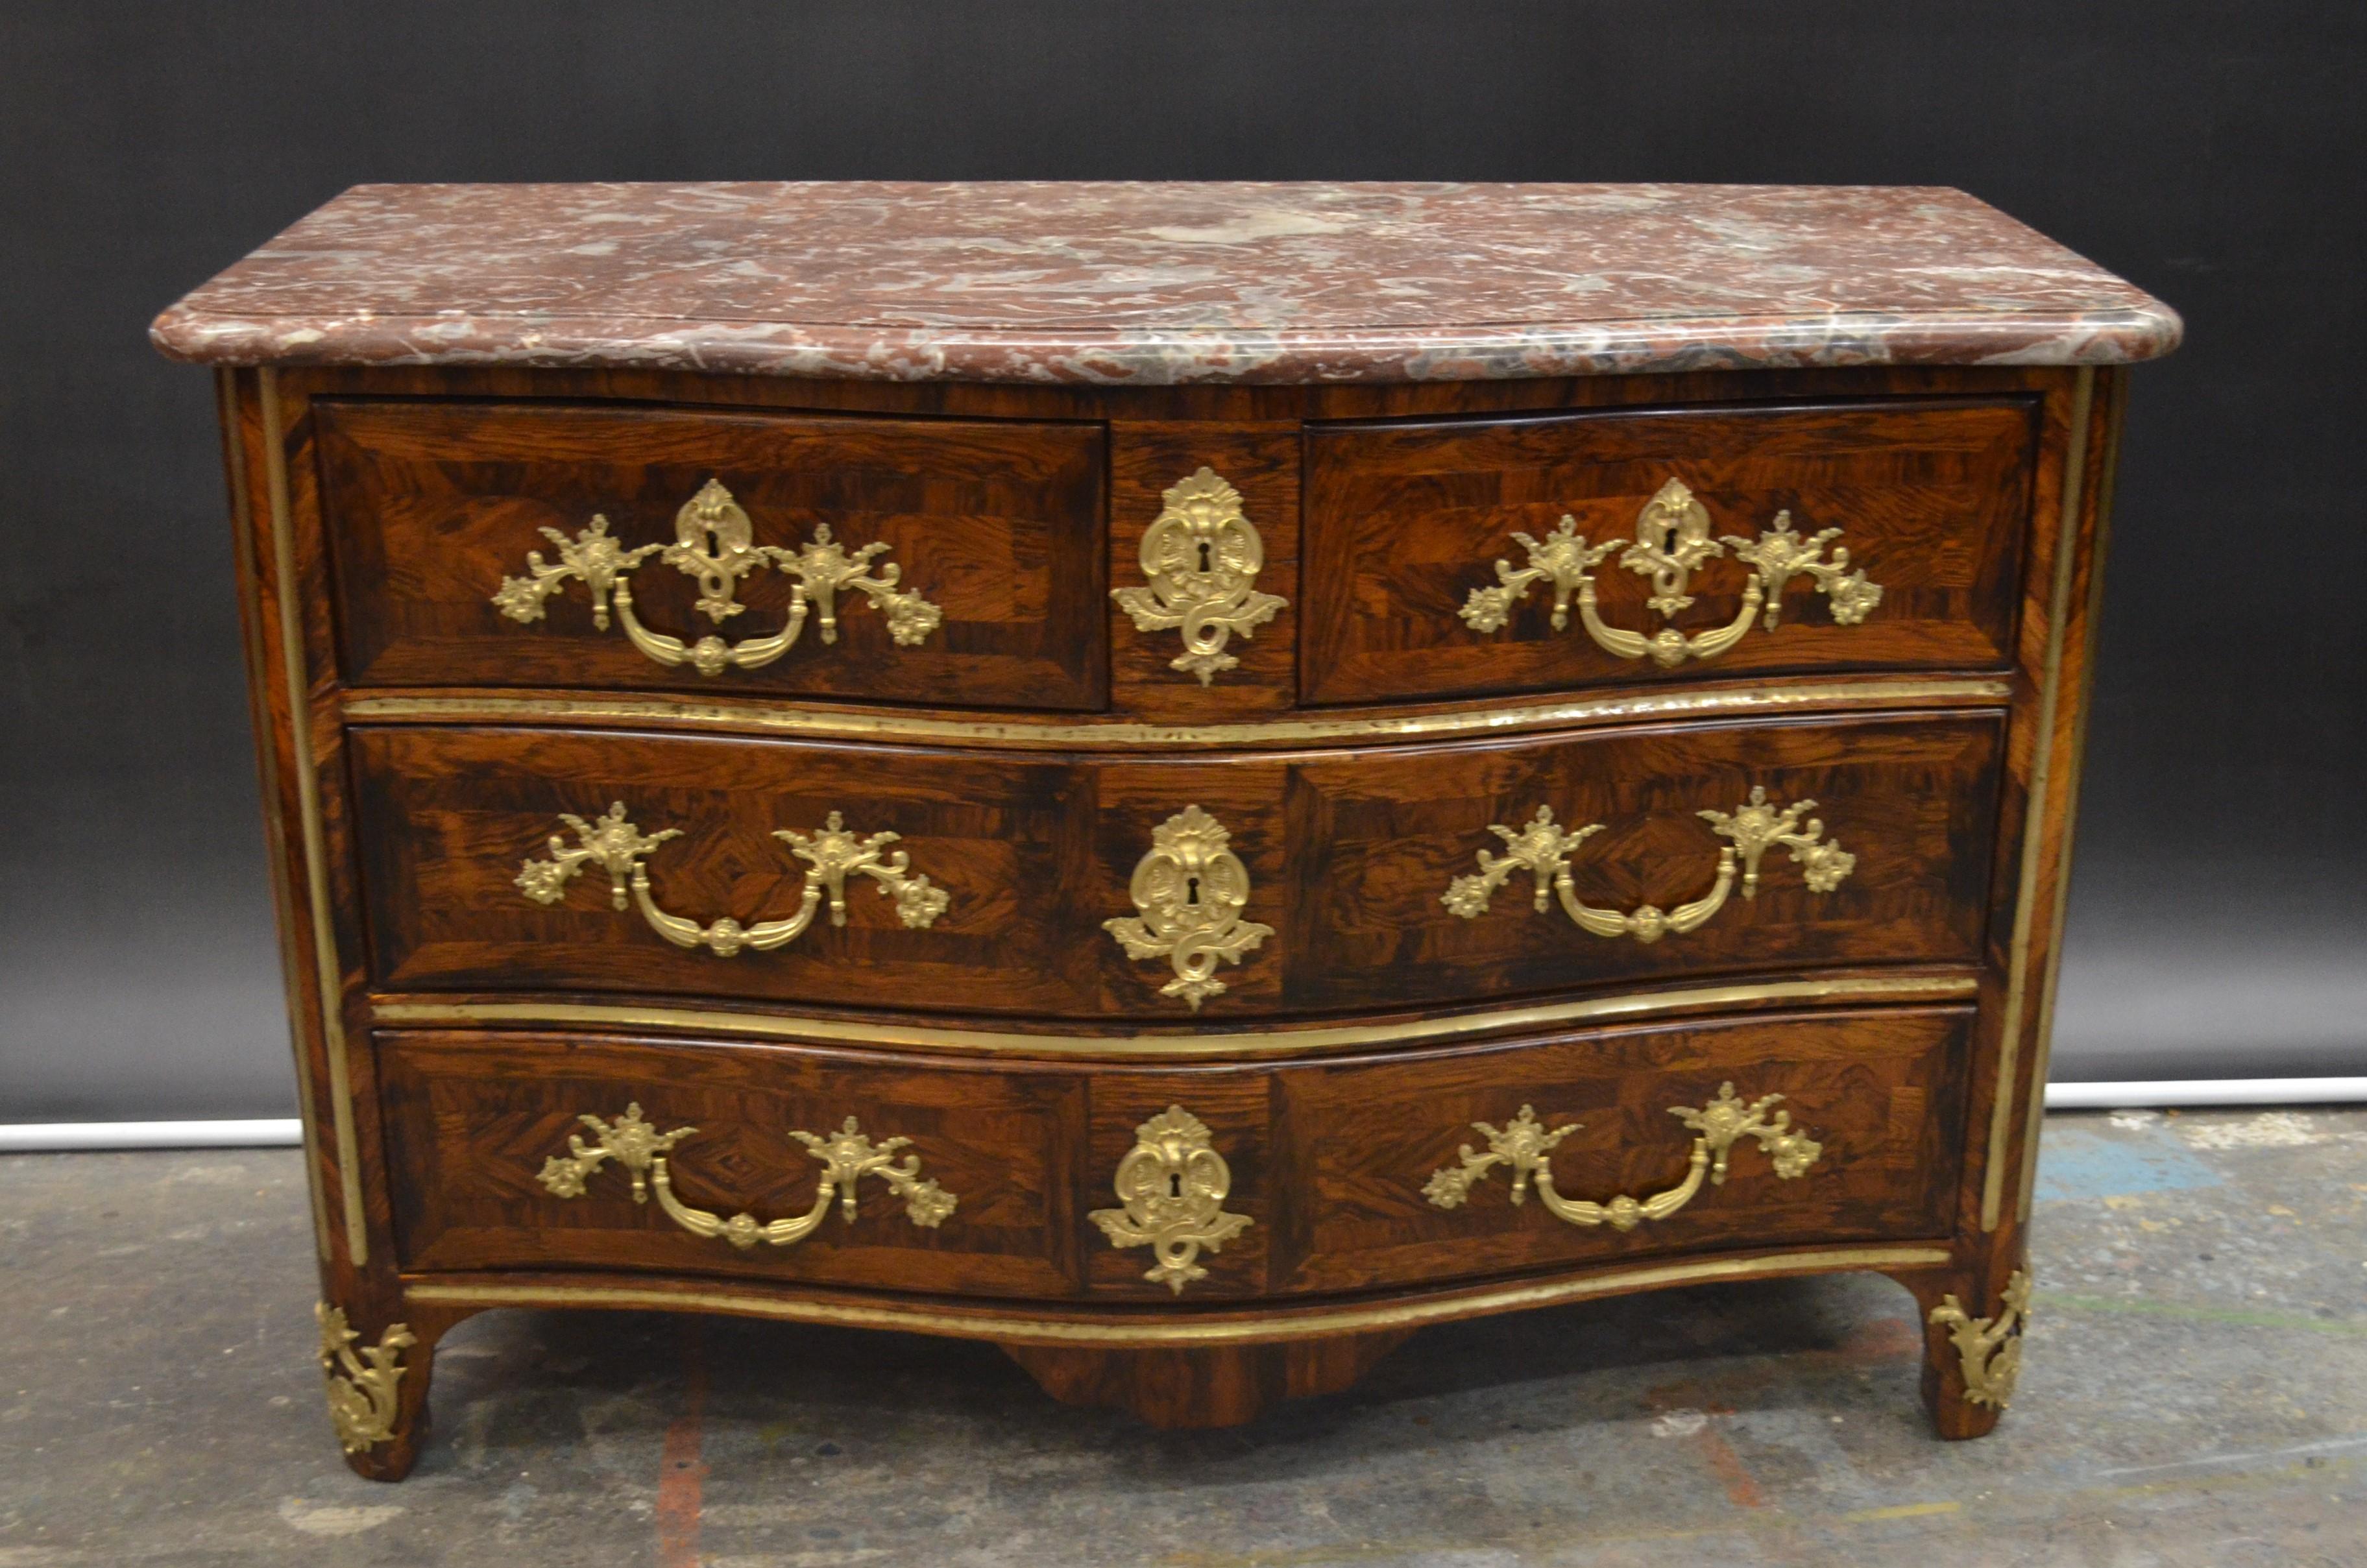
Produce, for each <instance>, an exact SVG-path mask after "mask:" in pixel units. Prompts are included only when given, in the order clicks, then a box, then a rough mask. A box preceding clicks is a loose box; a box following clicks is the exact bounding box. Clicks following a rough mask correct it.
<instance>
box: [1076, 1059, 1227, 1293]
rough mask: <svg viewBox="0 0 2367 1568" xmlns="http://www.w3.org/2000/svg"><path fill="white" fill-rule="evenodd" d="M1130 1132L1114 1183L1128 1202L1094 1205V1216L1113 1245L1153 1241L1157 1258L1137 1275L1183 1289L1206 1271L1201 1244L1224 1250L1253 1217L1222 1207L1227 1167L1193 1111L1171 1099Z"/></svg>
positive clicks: (1120, 1198)
mask: <svg viewBox="0 0 2367 1568" xmlns="http://www.w3.org/2000/svg"><path fill="white" fill-rule="evenodd" d="M1134 1139H1135V1143H1134V1147H1132V1148H1130V1149H1128V1150H1127V1152H1126V1157H1125V1158H1123V1159H1121V1160H1119V1161H1118V1162H1117V1177H1116V1181H1115V1183H1114V1185H1115V1186H1116V1189H1117V1196H1118V1201H1120V1202H1121V1203H1123V1204H1125V1205H1126V1207H1124V1208H1122V1209H1095V1210H1094V1211H1093V1214H1092V1216H1091V1218H1092V1219H1093V1224H1097V1225H1099V1226H1101V1228H1102V1234H1103V1235H1106V1236H1108V1237H1109V1239H1110V1245H1111V1246H1112V1247H1149V1248H1150V1254H1151V1257H1152V1258H1153V1259H1154V1261H1153V1262H1152V1264H1151V1266H1150V1270H1149V1272H1147V1273H1145V1274H1144V1275H1143V1276H1142V1277H1143V1278H1144V1279H1146V1280H1150V1282H1151V1283H1152V1284H1154V1285H1164V1286H1166V1287H1167V1288H1168V1289H1169V1290H1171V1291H1172V1292H1175V1293H1176V1294H1177V1295H1179V1296H1180V1295H1182V1294H1183V1287H1184V1286H1185V1285H1187V1284H1189V1283H1191V1282H1192V1281H1193V1280H1201V1279H1206V1277H1207V1273H1208V1271H1207V1270H1206V1269H1203V1268H1201V1267H1200V1266H1199V1262H1198V1259H1199V1257H1200V1249H1201V1248H1202V1247H1206V1248H1207V1249H1208V1250H1209V1251H1210V1252H1221V1251H1222V1250H1224V1246H1225V1243H1227V1242H1229V1241H1230V1240H1232V1239H1233V1237H1235V1236H1237V1235H1240V1234H1241V1232H1243V1231H1245V1230H1247V1229H1249V1228H1250V1224H1251V1221H1250V1217H1249V1216H1248V1215H1247V1214H1229V1213H1225V1196H1226V1194H1227V1193H1229V1192H1230V1191H1231V1190H1233V1172H1232V1168H1230V1167H1229V1166H1228V1165H1226V1164H1225V1156H1222V1155H1220V1154H1218V1153H1217V1150H1216V1147H1215V1145H1214V1144H1213V1143H1212V1142H1211V1141H1210V1139H1209V1135H1208V1129H1207V1126H1206V1123H1204V1122H1202V1121H1201V1120H1200V1119H1199V1118H1198V1117H1196V1116H1195V1115H1193V1114H1192V1113H1191V1112H1190V1111H1186V1110H1184V1109H1183V1107H1182V1106H1180V1105H1171V1106H1169V1107H1168V1108H1167V1109H1166V1111H1163V1112H1162V1113H1161V1114H1160V1115H1157V1116H1154V1117H1152V1118H1151V1119H1150V1121H1148V1122H1144V1123H1143V1124H1142V1125H1141V1126H1139V1127H1137V1128H1136V1129H1135V1130H1134Z"/></svg>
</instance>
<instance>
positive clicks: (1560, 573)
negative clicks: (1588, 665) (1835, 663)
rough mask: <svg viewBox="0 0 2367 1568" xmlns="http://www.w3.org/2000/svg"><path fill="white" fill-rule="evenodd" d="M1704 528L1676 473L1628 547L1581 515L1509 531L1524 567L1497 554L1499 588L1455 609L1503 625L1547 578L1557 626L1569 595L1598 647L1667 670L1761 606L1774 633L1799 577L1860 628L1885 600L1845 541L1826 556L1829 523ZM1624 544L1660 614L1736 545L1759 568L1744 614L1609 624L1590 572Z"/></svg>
mask: <svg viewBox="0 0 2367 1568" xmlns="http://www.w3.org/2000/svg"><path fill="white" fill-rule="evenodd" d="M1709 529H1710V522H1709V509H1708V508H1706V507H1704V505H1702V503H1701V502H1699V501H1697V500H1695V499H1694V498H1693V491H1690V490H1688V489H1686V488H1685V486H1684V484H1683V483H1682V481H1680V480H1677V479H1670V481H1669V482H1668V483H1666V484H1664V485H1662V486H1661V487H1660V489H1659V493H1658V494H1656V495H1654V496H1653V497H1652V499H1651V500H1649V501H1648V502H1645V503H1644V509H1643V510H1642V511H1641V512H1639V513H1637V514H1636V537H1635V539H1634V541H1633V542H1632V543H1630V542H1628V541H1625V540H1621V539H1615V538H1614V539H1609V540H1606V541H1604V542H1603V543H1602V544H1600V545H1595V544H1590V543H1588V542H1587V541H1586V540H1585V539H1582V538H1580V536H1579V534H1578V519H1577V518H1575V517H1571V516H1567V515H1565V516H1564V517H1563V518H1562V520H1561V526H1560V527H1558V528H1557V529H1555V530H1554V531H1553V532H1552V533H1550V534H1548V535H1546V536H1545V537H1544V538H1543V539H1535V538H1532V537H1530V536H1528V535H1526V534H1514V535H1513V536H1512V537H1513V539H1514V540H1516V541H1517V542H1518V543H1519V544H1520V545H1521V546H1522V547H1524V548H1525V549H1526V550H1527V551H1528V552H1529V564H1528V565H1527V566H1525V567H1523V568H1522V569H1521V570H1518V571H1514V570H1512V562H1510V561H1508V560H1499V561H1498V562H1497V563H1496V586H1495V587H1493V588H1475V589H1473V590H1472V591H1471V596H1470V598H1468V599H1467V600H1466V601H1465V602H1464V605H1463V609H1462V611H1461V615H1462V616H1463V619H1464V622H1465V624H1466V625H1467V626H1470V627H1471V629H1472V630H1473V631H1477V632H1493V631H1501V630H1502V629H1503V627H1504V625H1505V623H1506V622H1507V621H1509V620H1510V619H1511V618H1512V606H1513V605H1515V604H1519V603H1520V602H1521V600H1522V599H1523V597H1524V596H1526V594H1527V593H1528V592H1529V589H1530V588H1531V587H1532V586H1534V585H1535V584H1536V583H1538V582H1540V581H1546V580H1548V579H1550V580H1551V581H1552V582H1553V586H1554V607H1553V625H1554V630H1556V631H1561V630H1564V629H1566V628H1567V627H1568V626H1569V601H1570V595H1571V593H1572V592H1576V594H1577V596H1578V618H1579V621H1580V624H1581V625H1583V626H1585V627H1586V635H1587V636H1588V637H1592V638H1593V639H1594V643H1595V646H1596V647H1598V648H1600V649H1603V651H1604V652H1605V653H1609V654H1613V655H1615V656H1616V657H1618V658H1621V659H1641V658H1643V657H1644V656H1645V655H1646V654H1649V655H1651V657H1652V661H1653V662H1654V663H1656V664H1658V665H1659V666H1660V667H1661V668H1662V669H1664V670H1673V669H1675V668H1676V667H1677V666H1678V665H1680V664H1682V663H1683V662H1684V661H1685V660H1688V659H1715V658H1716V657H1717V656H1718V655H1719V654H1721V653H1724V652H1725V651H1726V650H1727V649H1729V648H1732V647H1733V646H1734V645H1735V644H1736V643H1738V642H1740V641H1741V640H1742V637H1743V634H1744V633H1746V632H1748V631H1749V630H1750V618H1751V616H1753V615H1759V614H1760V612H1761V606H1762V605H1764V607H1765V612H1766V613H1765V615H1764V617H1763V619H1764V623H1765V626H1766V629H1767V630H1769V631H1771V632H1772V631H1773V630H1774V629H1775V627H1776V626H1777V624H1778V623H1780V622H1781V621H1782V619H1783V616H1784V586H1785V585H1786V584H1787V583H1789V582H1790V581H1791V580H1792V579H1793V578H1794V577H1795V576H1797V575H1799V574H1801V573H1806V575H1807V576H1808V577H1810V578H1812V579H1813V580H1814V581H1815V582H1816V587H1817V592H1819V593H1822V594H1823V595H1824V596H1825V599H1826V602H1827V603H1828V604H1830V605H1831V607H1832V614H1833V619H1834V620H1835V621H1836V622H1838V623H1839V624H1840V625H1841V626H1856V625H1857V624H1858V623H1860V622H1861V621H1863V620H1864V619H1865V617H1866V615H1867V613H1868V612H1869V611H1871V610H1872V609H1873V608H1874V606H1875V605H1876V604H1881V603H1882V585H1881V584H1879V583H1876V582H1872V581H1867V579H1866V575H1865V573H1864V572H1863V570H1859V571H1852V570H1849V565H1850V553H1849V550H1848V549H1847V547H1842V546H1834V548H1833V554H1832V558H1831V559H1830V560H1827V559H1826V558H1825V547H1826V546H1827V545H1829V544H1831V543H1832V542H1833V541H1834V540H1835V539H1838V538H1840V536H1841V531H1840V529H1839V528H1827V529H1824V530H1822V531H1821V532H1819V533H1817V534H1813V535H1810V536H1808V537H1807V538H1806V539H1803V538H1802V537H1801V536H1800V534H1799V531H1798V530H1797V529H1795V528H1794V527H1793V526H1792V514H1791V513H1790V512H1788V511H1786V512H1779V513H1776V514H1775V521H1774V522H1773V523H1772V525H1769V526H1768V527H1766V528H1763V529H1761V531H1760V535H1759V537H1758V538H1756V539H1745V538H1741V537H1738V536H1735V535H1732V534H1727V535H1725V536H1722V537H1721V538H1717V539H1713V538H1711V537H1710V534H1709ZM1622 544H1626V546H1627V547H1626V549H1625V552H1624V553H1623V554H1622V555H1621V556H1620V558H1619V564H1620V565H1621V566H1624V567H1625V568H1626V569H1627V570H1629V571H1632V572H1635V573H1637V574H1638V575H1639V576H1644V577H1648V578H1650V579H1651V580H1652V597H1651V598H1650V599H1648V600H1647V601H1646V603H1648V604H1650V605H1651V607H1652V608H1653V609H1654V610H1657V611H1658V612H1659V614H1660V615H1661V616H1662V618H1663V619H1665V618H1666V617H1668V616H1670V615H1675V614H1676V613H1677V612H1678V611H1680V610H1682V609H1683V608H1685V606H1687V605H1689V604H1692V603H1693V595H1692V594H1690V593H1688V592H1686V589H1687V588H1689V587H1690V586H1691V585H1692V578H1693V571H1694V570H1695V569H1696V568H1698V567H1699V566H1700V565H1701V564H1702V563H1703V562H1704V561H1706V560H1709V559H1710V558H1713V557H1716V556H1722V555H1724V554H1726V547H1727V546H1728V545H1731V546H1733V547H1734V554H1735V558H1736V559H1738V560H1740V561H1742V562H1744V563H1745V564H1746V565H1749V566H1750V567H1752V568H1754V569H1755V575H1753V576H1752V577H1751V578H1750V580H1749V581H1746V582H1745V583H1744V584H1743V585H1742V612H1741V614H1739V615H1736V616H1735V617H1734V619H1733V620H1731V621H1729V622H1728V623H1727V624H1726V625H1725V626H1717V627H1714V628H1712V629H1711V630H1709V631H1704V632H1697V633H1695V634H1693V636H1691V637H1687V636H1686V635H1685V634H1684V633H1682V632H1681V631H1679V630H1677V629H1676V628H1675V627H1674V626H1662V627H1661V628H1660V629H1659V631H1657V632H1655V633H1653V634H1652V635H1651V636H1649V637H1646V636H1645V635H1644V634H1643V633H1641V632H1631V631H1625V630H1623V629H1621V628H1619V627H1617V626H1607V625H1605V624H1604V623H1603V617H1602V616H1601V615H1599V614H1598V613H1597V611H1596V608H1595V600H1594V569H1595V567H1597V566H1598V565H1600V564H1601V563H1602V561H1603V558H1604V557H1605V556H1608V555H1609V554H1610V553H1611V552H1612V551H1614V550H1615V549H1618V548H1619V547H1620V546H1621V545H1622Z"/></svg>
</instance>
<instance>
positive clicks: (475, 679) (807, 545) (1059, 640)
mask: <svg viewBox="0 0 2367 1568" xmlns="http://www.w3.org/2000/svg"><path fill="white" fill-rule="evenodd" d="M312 410H313V415H314V418H315V421H316V424H315V432H316V436H317V447H316V450H317V452H318V454H319V462H320V480H321V506H322V513H323V520H324V525H325V531H326V534H327V536H328V554H329V558H330V562H331V570H332V575H333V578H334V584H335V592H336V602H337V628H338V630H337V636H338V657H339V661H340V664H341V666H342V670H343V674H344V678H345V681H346V682H347V683H348V684H351V685H356V686H528V687H535V686H539V687H553V686H557V687H579V688H581V687H590V688H595V689H607V690H613V689H618V688H640V689H652V688H654V689H660V690H687V691H700V692H709V693H717V692H734V691H736V692H741V693H767V694H778V695H795V696H800V697H840V698H847V699H852V700H856V701H876V702H898V703H920V704H927V705H934V706H946V707H1004V708H1039V709H1044V708H1048V709H1059V710H1064V711H1076V710H1090V709H1095V708H1099V707H1101V706H1102V705H1104V700H1105V697H1106V694H1107V685H1108V676H1107V671H1108V659H1107V654H1106V647H1105V639H1106V637H1107V631H1106V625H1107V615H1106V614H1105V613H1104V612H1105V603H1106V601H1105V592H1106V590H1105V587H1104V583H1103V581H1102V578H1103V575H1104V572H1103V568H1102V564H1101V563H1102V560H1103V557H1104V550H1103V549H1102V547H1101V534H1102V497H1103V493H1104V480H1103V472H1104V446H1103V440H1104V438H1103V434H1102V430H1101V427H1100V426H1099V425H1095V424H1084V423H1019V422H1002V421H971V420H934V419H933V420H893V419H861V418H840V417H818V416H810V415H778V414H764V413H741V412H716V411H708V410H704V409H663V408H646V407H619V406H611V405H586V404H548V403H515V404H503V403H438V402H427V401H400V400H364V399H324V400H318V401H316V402H314V403H313V405H312Z"/></svg>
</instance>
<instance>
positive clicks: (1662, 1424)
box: [1652, 1410, 1709, 1438]
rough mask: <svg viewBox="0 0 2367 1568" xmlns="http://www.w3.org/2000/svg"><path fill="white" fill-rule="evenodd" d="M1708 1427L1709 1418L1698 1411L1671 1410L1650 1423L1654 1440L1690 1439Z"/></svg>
mask: <svg viewBox="0 0 2367 1568" xmlns="http://www.w3.org/2000/svg"><path fill="white" fill-rule="evenodd" d="M1708 1425H1709V1417H1708V1416H1704V1415H1703V1414H1702V1413H1701V1412H1700V1411H1698V1410H1671V1411H1670V1412H1669V1413H1668V1414H1667V1415H1666V1416H1660V1417H1659V1418H1658V1419H1656V1420H1655V1421H1653V1423H1652V1436H1654V1437H1656V1438H1690V1437H1692V1436H1693V1434H1694V1433H1695V1432H1698V1431H1700V1430H1701V1429H1702V1428H1703V1427H1706V1426H1708Z"/></svg>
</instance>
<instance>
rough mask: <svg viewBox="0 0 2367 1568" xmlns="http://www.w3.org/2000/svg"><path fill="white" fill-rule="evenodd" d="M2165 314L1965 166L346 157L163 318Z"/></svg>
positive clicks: (1738, 350)
mask: <svg viewBox="0 0 2367 1568" xmlns="http://www.w3.org/2000/svg"><path fill="white" fill-rule="evenodd" d="M2180 330H2181V329H2180V322H2179V319H2178V316H2177V313H2176V312H2175V311H2173V310H2170V309H2169V307H2168V306H2166V305H2164V304H2162V303H2161V302H2160V301H2159V300H2157V299H2153V298H2151V297H2150V296H2148V295H2146V294H2145V293H2144V292H2142V291H2141V290H2139V289H2137V288H2133V287H2132V286H2130V285H2129V284H2126V283H2124V282H2122V281H2121V280H2120V279H2119V278H2117V277H2114V276H2112V274H2110V273H2108V272H2105V271H2104V270H2103V269H2101V267H2098V266H2096V265H2094V264H2093V263H2090V262H2089V261H2087V260H2086V259H2084V258H2082V257H2080V256H2078V255H2076V254H2073V253H2071V252H2070V251H2067V250H2066V249H2064V248H2063V247H2062V246H2060V245H2057V244H2056V243H2054V242H2053V241H2051V240H2048V239H2046V238H2045V237H2044V236H2043V235H2041V234H2038V233H2036V232H2035V231H2032V230H2030V229H2028V228H2025V227H2023V226H2022V224H2020V223H2017V222H2015V221H2014V220H2012V219H2010V218H2008V217H2006V216H2005V215H2004V214H2003V213H2001V212H1999V211H1998V210H1997V209H1995V208H1992V207H1988V206H1987V205H1985V204H1983V203H1981V202H1979V201H1976V200H1975V199H1974V198H1973V197H1969V196H1966V195H1965V194H1964V193H1963V192H1961V191H1955V190H1947V189H1940V188H1927V187H1889V186H1668V185H1407V184H1389V185H1328V184H1292V185H1251V184H1207V185H1200V184H1119V183H1077V184H1055V183H1025V184H934V185H932V184H902V183H867V182H866V183H850V184H802V185H779V184H744V185H510V186H502V185H451V186H355V187H354V188H353V189H351V190H348V191H346V192H345V194H344V195H343V196H340V197H337V198H336V199H335V200H334V201H332V202H330V203H329V204H328V205H327V206H325V207H323V208H322V209H319V210H318V211H316V212H314V213H312V214H311V216H310V217H308V218H306V219H304V220H302V221H300V222H299V223H298V224H297V225H296V226H295V227H294V228H292V229H289V230H288V231H286V232H285V233H283V234H281V235H279V237H278V238H277V239H275V240H273V241H272V242H271V243H268V244H266V245H265V246H264V247H263V248H262V249H260V250H258V251H256V252H255V254H252V255H250V256H248V257H247V258H246V259H245V260H243V261H242V262H240V263H238V264H237V265H234V266H232V267H231V268H230V269H229V270H228V271H227V272H224V273H222V274H221V276H218V277H216V278H214V279H213V280H212V281H211V282H210V283H208V284H206V285H204V286H203V287H202V288H198V290H197V291H196V292H194V293H192V294H190V295H189V296H188V297H187V298H186V299H182V300H181V301H180V302H179V303H178V304H176V305H175V306H173V307H172V309H170V310H166V311H165V312H164V314H163V315H162V316H160V317H158V318H157V320H156V323H155V325H154V327H153V329H152V335H153V338H154V340H155V342H156V344H157V345H158V346H159V347H160V348H162V349H163V350H164V352H165V353H166V354H168V355H173V356H175V357H176V358H181V359H188V360H197V361H201V362H205V363H209V364H226V365H265V364H280V365H532V366H635V367H655V368H668V369H694V370H717V371H734V372H748V373H759V374H771V375H784V376H827V377H857V378H869V379H878V380H896V381H918V380H938V379H943V380H968V381H1027V382H1094V383H1111V384H1136V385H1164V384H1172V383H1179V382H1187V381H1253V382H1297V381H1360V380H1365V381H1409V380H1478V379H1489V378H1506V377H1533V376H1563V375H1585V374H1604V373H1621V372H1635V371H1648V370H1682V369H1709V368H1752V367H1794V366H1836V365H1904V364H1966V365H1970V364H1978V365H2070V364H2080V365H2103V364H2116V363H2122V362H2125V361H2129V360H2136V359H2146V358H2150V357H2152V356H2154V355H2160V354H2166V353H2168V352H2169V350H2170V349H2171V348H2173V347H2175V346H2176V345H2177V343H2178V339H2179V335H2180Z"/></svg>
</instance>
